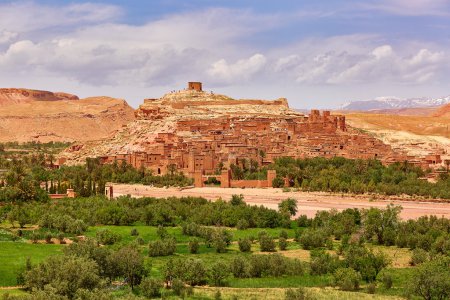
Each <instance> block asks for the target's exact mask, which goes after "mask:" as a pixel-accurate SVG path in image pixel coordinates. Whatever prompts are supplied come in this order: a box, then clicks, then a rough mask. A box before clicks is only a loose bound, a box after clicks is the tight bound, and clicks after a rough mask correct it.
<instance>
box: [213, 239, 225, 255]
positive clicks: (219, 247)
mask: <svg viewBox="0 0 450 300" xmlns="http://www.w3.org/2000/svg"><path fill="white" fill-rule="evenodd" d="M214 248H216V252H217V253H225V252H227V243H226V242H225V241H224V240H223V239H222V238H221V237H220V236H217V237H215V238H214Z"/></svg>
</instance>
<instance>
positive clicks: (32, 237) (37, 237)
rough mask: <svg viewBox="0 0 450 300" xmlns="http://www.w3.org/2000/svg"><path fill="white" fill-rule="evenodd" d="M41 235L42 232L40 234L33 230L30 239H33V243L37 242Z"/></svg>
mask: <svg viewBox="0 0 450 300" xmlns="http://www.w3.org/2000/svg"><path fill="white" fill-rule="evenodd" d="M40 237H41V236H40V234H39V233H38V232H36V231H33V232H32V233H31V236H30V240H31V241H32V243H33V244H36V243H37V242H38V240H39V238H40Z"/></svg>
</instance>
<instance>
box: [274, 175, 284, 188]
mask: <svg viewBox="0 0 450 300" xmlns="http://www.w3.org/2000/svg"><path fill="white" fill-rule="evenodd" d="M283 186H284V179H283V177H281V176H277V177H275V178H274V179H273V180H272V187H274V188H281V187H283Z"/></svg>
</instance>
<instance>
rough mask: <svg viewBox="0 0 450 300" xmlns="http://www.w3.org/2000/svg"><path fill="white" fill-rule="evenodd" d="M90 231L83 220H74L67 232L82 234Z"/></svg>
mask: <svg viewBox="0 0 450 300" xmlns="http://www.w3.org/2000/svg"><path fill="white" fill-rule="evenodd" d="M87 229H88V226H87V225H86V223H84V221H83V220H74V221H72V222H70V223H69V224H68V228H67V232H69V233H73V234H82V233H83V232H85V231H86V230H87Z"/></svg>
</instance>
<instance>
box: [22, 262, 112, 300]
mask: <svg viewBox="0 0 450 300" xmlns="http://www.w3.org/2000/svg"><path fill="white" fill-rule="evenodd" d="M25 282H26V284H25V286H26V287H27V288H29V289H34V290H44V288H51V289H54V290H55V292H56V293H57V294H59V295H60V296H66V297H67V298H69V299H74V298H75V294H76V293H77V291H78V290H80V289H87V290H93V289H95V288H100V287H102V284H103V281H102V280H101V277H100V276H99V274H98V266H97V264H96V263H95V262H94V261H93V260H91V259H88V258H85V257H75V256H62V255H61V256H53V257H50V258H48V259H47V260H46V261H44V262H42V263H40V264H39V265H37V266H35V267H33V268H32V269H31V270H30V271H28V272H27V273H26V275H25Z"/></svg>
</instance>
